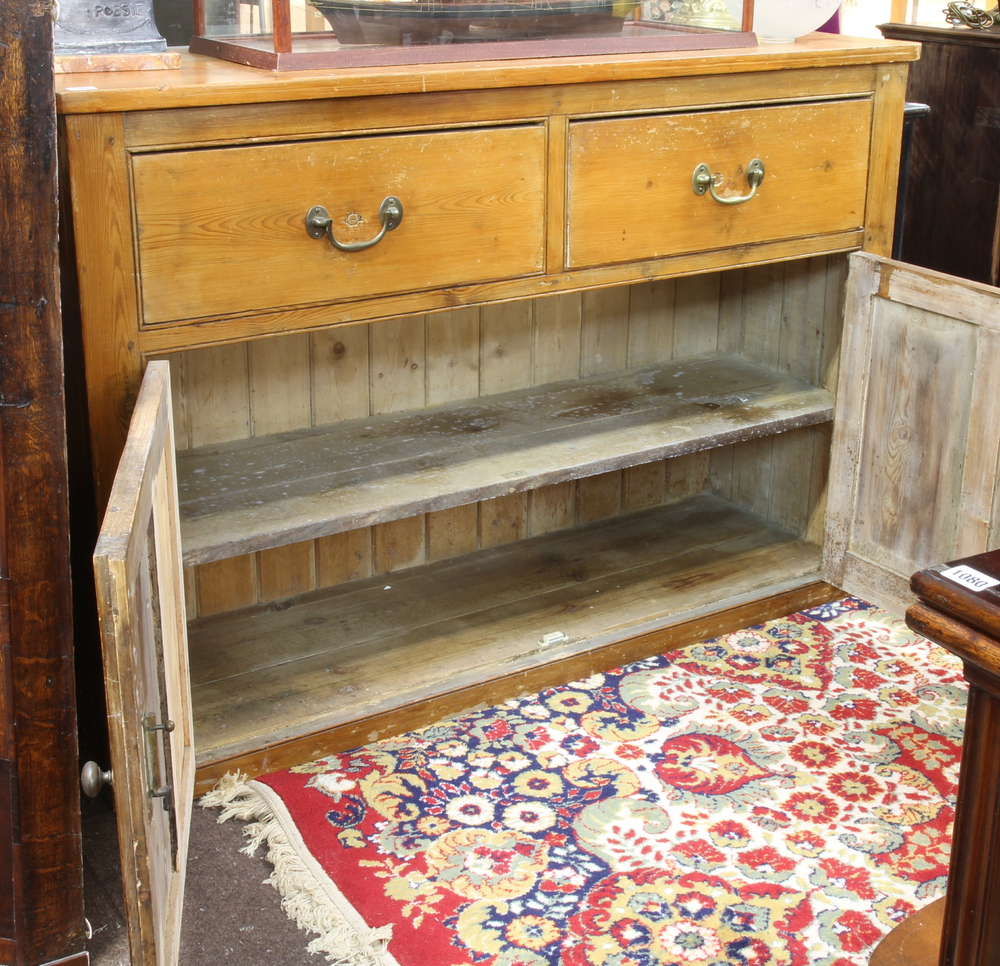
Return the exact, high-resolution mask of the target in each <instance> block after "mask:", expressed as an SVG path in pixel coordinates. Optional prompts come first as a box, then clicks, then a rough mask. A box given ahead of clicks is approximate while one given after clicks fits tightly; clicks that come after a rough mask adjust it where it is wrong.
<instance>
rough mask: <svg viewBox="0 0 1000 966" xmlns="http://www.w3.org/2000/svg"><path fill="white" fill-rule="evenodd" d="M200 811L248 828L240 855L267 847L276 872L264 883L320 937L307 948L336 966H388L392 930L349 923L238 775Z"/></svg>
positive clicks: (270, 811) (222, 785)
mask: <svg viewBox="0 0 1000 966" xmlns="http://www.w3.org/2000/svg"><path fill="white" fill-rule="evenodd" d="M200 804H201V806H202V808H219V809H221V814H220V815H219V819H218V820H219V822H220V823H221V822H226V821H228V820H229V819H231V818H236V819H239V820H240V821H242V822H245V823H247V824H246V825H245V827H244V829H243V833H244V835H246V837H247V840H248V841H247V844H246V846H244V848H242V849H241V850H240V851H241V852H243V853H245V854H246V855H253V854H254V853H255V852H256V851H257V849H258V848H260V846H261V845H262V844H265V843H266V845H267V849H268V851H267V861H268V862H270V863H271V865H272V866H274V872H272V873H271V875H270V876H269V877H268V878H267V879H266V880H265V881H266V882H267V883H268V884H270V885H273V886H274V887H275V888H276V889H277V890H278V892H279V893H280V895H281V908H282V909H283V910H284V911H285V913H286V914H287V915H288V916H289V918H290V919H292V920H293V921H294V922H295V923H297V925H298V926H299V928H300V929H304V930H306V931H308V932H314V933H318V936H317V938H316V939H314V940H312V942H310V943H309V945H308V946H307V947H306V948H307V949H308V950H309V952H311V953H323V954H324V955H325V956H326V958H327V960H328V961H329V962H330V963H331V964H332V966H385V963H386V959H385V957H384V955H383V954H384V953H385V952H386V948H387V946H388V943H389V940H390V939H391V938H392V925H391V924H390V925H387V926H379V927H377V928H375V929H368V930H367V931H366V932H364V931H361V930H359V929H358V928H356V927H355V926H354V925H352V924H351V923H350V922H348V921H347V920H346V918H345V917H344V915H343V912H342V911H341V910H340V909H339V908H338V907H337V904H336V903H335V902H334V901H333V899H332V898H331V896H330V895H329V894H328V893H327V891H326V890H325V889H323V888H322V886H321V885H320V884H319V883H318V882H317V879H316V875H315V873H314V872H313V870H311V869H309V868H308V867H307V866H306V864H305V863H304V862H303V861H302V858H301V856H300V855H299V853H298V851H297V850H296V849H295V847H294V845H293V844H292V843H291V842H290V841H289V839H288V833H287V831H286V829H285V827H284V826H283V825H282V823H281V820H280V819H279V817H278V816H277V815H276V814H275V812H274V809H273V808H272V807H271V805H270V804H269V803H268V802H267V801H266V800H265V799H264V797H263V796H262V795H261V794H260V793H259V792H258V791H257V790H256V789H255V788H254V787H253V786H252V784H251V783H250V782H248V780H247V776H246V775H244V774H241V773H239V772H236V773H233V772H230V773H229V774H227V775H224V776H223V777H222V778H221V779H220V780H219V782H218V784H217V785H216V786H215V788H213V789H212V791H210V792H208V793H207V794H206V795H204V796H203V797H202V799H201V802H200Z"/></svg>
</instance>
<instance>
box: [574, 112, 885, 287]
mask: <svg viewBox="0 0 1000 966" xmlns="http://www.w3.org/2000/svg"><path fill="white" fill-rule="evenodd" d="M870 135H871V102H870V101H868V100H854V101H836V102H827V103H817V104H792V105H781V106H777V107H761V108H752V109H746V110H732V111H703V112H699V113H691V114H670V115H659V116H652V117H651V116H643V117H628V118H608V119H601V120H590V121H578V122H575V123H573V124H572V125H571V128H570V152H569V179H568V192H569V197H568V203H569V221H568V227H567V232H568V238H567V255H566V258H567V267H569V268H586V267H594V266H598V265H606V264H615V263H619V262H627V261H634V260H637V259H645V258H657V257H661V256H665V255H674V254H682V253H686V252H696V251H710V250H713V249H722V248H731V247H733V246H739V245H750V244H754V243H756V242H765V241H777V240H780V239H784V238H794V237H802V236H805V235H817V234H825V233H828V232H839V231H845V230H850V229H856V228H860V227H861V226H862V225H863V223H864V213H865V195H866V179H867V169H868V152H869V140H870ZM754 159H759V160H760V161H762V162H763V164H764V179H763V181H762V182H761V183H760V185H759V187H758V188H757V191H756V193H755V195H754V197H752V198H750V200H748V201H745V202H742V203H740V204H722V203H720V202H718V201H716V200H714V199H713V198H712V196H711V194H710V193H709V192H707V191H706V192H705V193H704V194H702V195H698V194H696V193H695V191H694V189H693V185H692V177H693V175H694V172H695V168H696V167H697V166H698V165H701V164H705V165H708V167H709V169H710V171H711V172H712V173H713V174H715V175H719V176H721V177H720V178H719V179H718V184H717V186H716V187H715V191H716V193H717V194H718V195H719V196H720V197H722V198H731V197H739V196H745V195H748V194H749V193H750V186H749V185H748V182H747V176H746V172H747V168H748V166H749V164H750V162H751V161H752V160H754Z"/></svg>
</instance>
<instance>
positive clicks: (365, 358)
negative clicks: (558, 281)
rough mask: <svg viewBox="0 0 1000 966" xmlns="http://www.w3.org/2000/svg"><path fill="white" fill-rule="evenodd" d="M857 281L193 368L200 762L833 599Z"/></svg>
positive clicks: (278, 349) (836, 268)
mask: <svg viewBox="0 0 1000 966" xmlns="http://www.w3.org/2000/svg"><path fill="white" fill-rule="evenodd" d="M845 267H846V259H845V257H844V256H842V255H833V256H820V257H815V258H810V259H804V260H799V261H791V262H785V263H777V264H773V265H767V266H762V267H755V268H750V269H737V270H732V271H727V272H716V273H710V274H704V275H693V276H687V277H682V278H676V279H667V280H657V281H649V282H640V283H637V284H634V285H629V286H620V287H616V288H607V289H598V290H593V291H585V292H579V293H571V294H560V295H554V296H547V297H542V298H537V299H531V300H520V301H513V302H506V303H499V304H489V305H483V306H475V307H462V308H457V309H453V310H450V311H446V312H440V313H435V314H430V315H420V316H413V317H408V318H397V319H388V320H383V321H375V322H370V323H365V324H357V325H349V326H334V327H331V328H328V329H323V330H319V331H314V332H311V333H298V334H294V335H288V336H280V337H277V338H272V339H266V340H259V341H251V342H241V343H235V344H232V345H222V346H214V347H210V348H203V349H193V350H186V351H184V352H179V353H175V354H173V355H172V356H170V357H169V358H170V361H171V363H172V380H173V387H174V389H173V391H174V412H175V425H176V433H177V440H178V451H179V452H178V468H179V469H178V472H179V479H180V489H181V503H182V533H183V534H184V544H185V559H186V561H188V563H189V565H188V566H187V568H186V571H185V575H186V580H185V585H186V589H187V598H188V616H189V619H190V625H189V635H190V650H191V674H192V696H193V706H194V716H195V729H196V745H197V749H198V760H199V765H200V766H204V765H206V764H210V763H212V762H218V761H223V760H228V759H232V758H234V757H238V756H239V755H240V754H244V753H246V752H248V751H250V750H252V749H254V748H259V747H260V746H261V744H262V738H261V736H262V735H266V736H267V741H268V742H275V743H278V742H281V741H287V740H292V739H295V738H298V737H301V736H303V735H309V734H312V733H317V732H321V731H324V730H328V729H330V728H333V727H338V726H343V725H345V724H348V723H351V722H363V721H365V720H371V719H372V717H373V716H376V715H378V714H384V713H387V712H389V711H391V710H393V709H398V708H401V707H406V706H408V705H413V704H416V703H419V702H425V703H426V702H431V703H433V701H434V700H435V698H437V697H439V696H441V695H443V694H446V693H450V692H454V691H460V690H461V689H462V688H464V687H466V686H471V685H472V684H476V685H478V686H480V687H482V686H483V685H484V684H485V685H487V686H488V685H489V682H491V681H496V682H501V681H503V682H506V683H504V684H503V685H502V687H501V685H499V684H498V685H497V687H498V691H497V693H496V694H495V695H493V697H494V699H501V698H503V697H506V696H509V694H508V693H506V692H504V690H503V689H504V688H506V689H508V691H510V689H512V688H513V689H516V686H517V685H516V683H514V682H515V681H516V678H517V675H518V674H522V673H524V672H527V671H530V670H531V669H533V668H538V667H542V666H545V665H550V664H553V663H554V662H558V661H560V660H563V659H567V658H571V657H573V656H574V655H582V654H593V655H594V666H593V669H597V668H598V667H600V666H602V664H601V661H602V660H603V661H605V662H607V661H609V660H611V658H609V657H604V658H601V657H600V656H599V654H600V652H601V649H602V648H606V647H608V646H610V645H613V644H615V643H616V642H620V641H622V640H625V639H627V638H630V637H633V636H635V635H637V634H642V633H646V632H650V631H655V630H657V629H660V628H663V627H666V626H670V625H673V624H676V623H678V622H682V621H686V620H690V619H692V618H694V617H697V616H699V615H703V614H708V613H712V612H716V611H718V610H720V609H722V608H725V607H726V606H733V605H736V604H739V603H741V602H743V601H750V600H754V599H757V598H760V597H762V596H764V595H767V594H768V593H775V592H779V591H782V590H787V589H789V588H793V587H796V586H802V585H803V584H805V583H808V582H809V581H811V580H815V579H816V575H817V572H818V567H819V557H820V544H821V542H822V526H823V506H824V496H825V485H826V478H827V462H828V451H829V435H830V419H831V411H832V388H833V385H834V384H835V381H836V372H835V368H836V360H837V352H838V348H839V340H840V328H841V324H842V312H843V306H842V301H843V283H844V275H845ZM649 388H651V389H652V392H647V391H644V390H645V389H649ZM324 453H330V454H333V455H332V456H331V457H329V459H330V460H331V462H330V463H329V465H327V464H326V463H324V462H323V459H324V458H323V455H322V454H324ZM345 454H346V458H345ZM293 465H298V466H300V467H301V472H298V475H296V472H294V471H292V472H290V471H289V467H290V466H293ZM317 467H318V468H317ZM255 480H256V481H260V485H258V486H257V487H256V488H255V487H254V485H253V484H254V481H255ZM356 490H357V491H360V492H361V494H362V496H361V499H360V500H353V502H352V493H353V492H354V491H356ZM247 503H250V504H252V510H250V511H249V512H244V511H240V510H239V509H237V506H238V505H239V504H247ZM608 653H610V652H608ZM611 663H615V662H614V661H613V660H611ZM581 666H585V665H581Z"/></svg>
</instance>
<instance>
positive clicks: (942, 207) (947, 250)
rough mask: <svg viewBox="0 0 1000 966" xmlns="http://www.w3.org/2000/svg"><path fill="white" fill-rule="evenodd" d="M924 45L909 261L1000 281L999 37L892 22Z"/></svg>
mask: <svg viewBox="0 0 1000 966" xmlns="http://www.w3.org/2000/svg"><path fill="white" fill-rule="evenodd" d="M880 29H881V30H882V33H883V34H884V35H885V36H886V37H888V38H890V39H894V40H918V41H920V42H921V43H923V50H922V52H921V57H920V60H919V61H918V62H917V63H915V64H913V65H912V66H911V67H910V75H909V82H908V85H907V90H906V98H907V100H908V101H916V102H920V103H924V104H928V105H930V108H931V112H930V114H929V115H928V116H926V117H923V118H920V119H919V120H917V122H916V124H915V127H914V130H913V147H912V154H911V157H910V167H909V183H908V186H907V192H906V214H905V220H904V223H903V244H902V260H903V261H905V262H911V263H913V264H915V265H922V266H924V267H925V268H933V269H936V270H937V271H940V272H947V273H948V274H950V275H958V276H961V277H962V278H971V279H973V280H975V281H978V282H987V283H988V284H991V285H996V284H997V252H996V231H997V215H998V205H1000V165H998V164H997V158H998V157H1000V34H996V33H987V32H984V31H977V30H953V29H951V28H936V27H915V26H903V25H901V24H886V25H884V26H883V27H881V28H880Z"/></svg>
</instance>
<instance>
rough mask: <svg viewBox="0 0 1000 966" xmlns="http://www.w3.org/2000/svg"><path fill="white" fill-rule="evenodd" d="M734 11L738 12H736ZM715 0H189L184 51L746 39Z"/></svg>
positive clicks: (329, 54)
mask: <svg viewBox="0 0 1000 966" xmlns="http://www.w3.org/2000/svg"><path fill="white" fill-rule="evenodd" d="M737 16H739V11H737ZM752 23H753V0H747V2H746V3H745V4H744V5H743V10H742V16H741V18H740V19H739V20H737V19H736V17H735V16H734V15H733V14H732V13H731V12H730V10H729V8H727V5H726V3H725V2H724V0H195V32H194V36H193V37H192V38H191V50H192V51H193V52H195V53H202V54H209V55H211V56H213V57H219V58H222V59H224V60H231V61H235V62H237V63H241V64H248V65H250V66H252V67H261V68H265V69H269V70H308V69H313V68H316V69H318V68H328V67H369V66H372V67H374V66H390V65H397V64H400V65H401V64H426V63H447V62H462V61H478V60H483V59H488V60H512V59H522V58H531V57H558V56H581V55H603V54H615V53H629V52H632V53H635V52H653V51H663V50H685V49H708V48H717V47H749V46H754V45H756V43H757V39H756V37H755V36H754V34H753V33H751V32H750V29H749V25H750V24H752Z"/></svg>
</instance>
